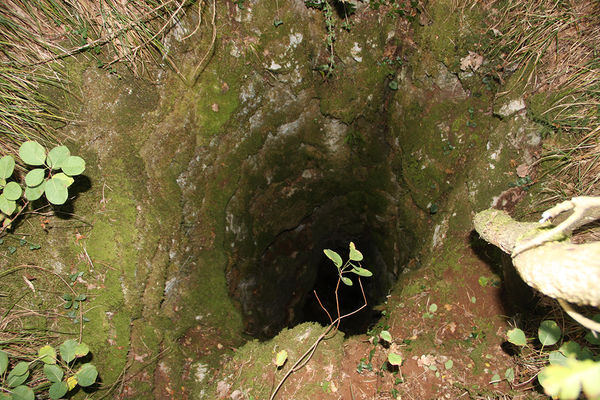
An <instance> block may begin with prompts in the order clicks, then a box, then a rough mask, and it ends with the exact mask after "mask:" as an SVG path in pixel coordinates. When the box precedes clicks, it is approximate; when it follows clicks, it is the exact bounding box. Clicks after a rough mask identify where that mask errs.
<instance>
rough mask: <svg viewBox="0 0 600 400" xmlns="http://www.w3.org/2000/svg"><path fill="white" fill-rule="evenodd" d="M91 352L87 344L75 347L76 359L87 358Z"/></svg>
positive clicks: (79, 344)
mask: <svg viewBox="0 0 600 400" xmlns="http://www.w3.org/2000/svg"><path fill="white" fill-rule="evenodd" d="M89 352H90V348H89V347H88V345H87V344H85V343H78V344H77V346H76V347H75V357H85V356H86V355H87V354H88V353H89Z"/></svg>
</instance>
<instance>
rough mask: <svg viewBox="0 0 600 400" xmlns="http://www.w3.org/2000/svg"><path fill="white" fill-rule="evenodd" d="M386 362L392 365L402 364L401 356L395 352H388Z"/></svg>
mask: <svg viewBox="0 0 600 400" xmlns="http://www.w3.org/2000/svg"><path fill="white" fill-rule="evenodd" d="M388 362H389V363H390V364H392V365H398V366H400V365H402V356H401V355H400V354H396V353H389V354H388Z"/></svg>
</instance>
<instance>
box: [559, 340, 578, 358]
mask: <svg viewBox="0 0 600 400" xmlns="http://www.w3.org/2000/svg"><path fill="white" fill-rule="evenodd" d="M558 351H560V352H561V353H562V354H564V356H565V357H569V358H580V356H581V346H580V345H579V343H577V342H573V341H570V340H569V341H568V342H564V343H563V344H562V346H560V348H559V349H558Z"/></svg>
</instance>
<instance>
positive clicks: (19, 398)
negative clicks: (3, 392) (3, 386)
mask: <svg viewBox="0 0 600 400" xmlns="http://www.w3.org/2000/svg"><path fill="white" fill-rule="evenodd" d="M12 398H13V400H34V399H35V395H34V394H33V390H31V389H30V388H28V387H27V386H17V387H16V388H14V389H13V390H12Z"/></svg>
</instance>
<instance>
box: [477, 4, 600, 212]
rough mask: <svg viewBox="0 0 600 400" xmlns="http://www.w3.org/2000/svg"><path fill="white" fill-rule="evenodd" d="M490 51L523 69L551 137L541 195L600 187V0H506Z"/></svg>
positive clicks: (548, 197)
mask: <svg viewBox="0 0 600 400" xmlns="http://www.w3.org/2000/svg"><path fill="white" fill-rule="evenodd" d="M497 7H498V8H497V11H498V12H497V14H496V19H495V21H494V24H493V26H491V27H490V28H491V30H492V31H493V32H494V34H495V35H496V36H498V44H497V45H496V46H493V47H492V48H491V49H490V50H489V54H488V57H489V58H491V59H496V60H500V66H499V68H500V71H501V72H502V73H505V74H506V73H509V74H510V73H512V72H514V71H519V73H520V74H521V76H520V78H521V79H523V80H524V81H525V82H526V83H527V88H528V96H529V100H530V101H529V102H530V108H533V109H535V108H536V107H535V103H540V104H541V107H538V110H534V112H533V113H532V116H533V117H534V119H536V120H537V121H538V122H540V123H542V124H544V125H545V126H546V127H547V128H548V130H549V131H551V132H553V133H554V135H551V136H552V137H551V138H550V140H547V142H546V143H547V145H546V146H545V149H544V153H543V154H542V156H541V160H540V162H542V164H543V165H544V167H545V168H544V169H545V171H544V174H543V176H542V178H541V180H542V183H543V187H544V188H543V195H544V196H543V197H544V199H543V202H556V201H559V200H564V199H566V198H570V197H573V196H582V195H600V185H598V181H599V180H600V163H599V162H598V161H599V158H600V29H598V26H600V3H599V2H598V1H594V0H578V1H575V0H534V1H519V0H508V1H505V2H502V3H498V5H497Z"/></svg>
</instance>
